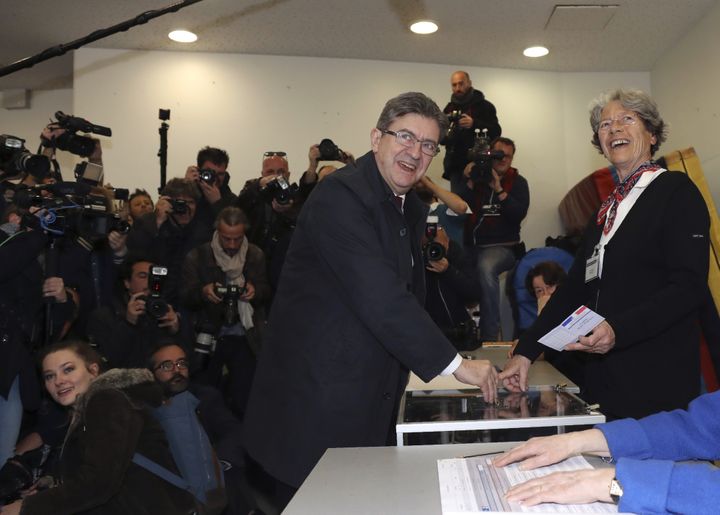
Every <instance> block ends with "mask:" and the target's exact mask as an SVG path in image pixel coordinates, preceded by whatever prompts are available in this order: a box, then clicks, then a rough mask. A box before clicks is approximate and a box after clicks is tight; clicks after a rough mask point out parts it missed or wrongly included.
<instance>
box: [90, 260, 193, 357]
mask: <svg viewBox="0 0 720 515" xmlns="http://www.w3.org/2000/svg"><path fill="white" fill-rule="evenodd" d="M152 267H153V264H152V263H151V262H150V261H149V260H147V259H146V258H136V259H133V260H131V261H128V262H127V263H125V265H124V266H123V272H122V276H123V277H122V279H123V286H124V290H123V292H122V293H119V294H118V295H116V297H115V299H114V303H113V305H112V306H104V307H101V308H99V309H96V310H95V311H94V312H93V313H92V315H91V316H90V322H89V323H88V338H89V339H90V341H91V342H93V344H94V345H96V346H97V349H98V351H99V352H100V353H101V354H102V355H103V356H104V357H105V359H107V361H108V366H109V368H138V367H143V366H145V363H146V362H147V357H148V354H149V353H150V351H151V350H152V348H153V346H154V344H155V342H156V341H157V340H158V338H161V337H163V336H174V335H175V336H176V337H177V341H181V342H189V341H191V340H192V329H191V327H190V324H189V323H187V322H186V321H185V320H182V318H181V316H180V315H179V313H178V312H177V311H176V310H175V308H174V307H173V305H172V304H170V303H168V302H167V301H166V300H165V299H164V298H163V295H162V291H160V292H158V293H159V296H158V297H150V287H149V278H150V276H151V270H152ZM163 277H164V276H158V280H159V281H162V279H160V278H163ZM155 284H157V283H155ZM160 288H161V287H160ZM154 294H156V293H155V292H154ZM148 304H150V306H149V307H150V309H149V310H148ZM181 320H182V323H181Z"/></svg>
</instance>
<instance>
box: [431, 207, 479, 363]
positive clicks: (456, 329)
mask: <svg viewBox="0 0 720 515" xmlns="http://www.w3.org/2000/svg"><path fill="white" fill-rule="evenodd" d="M420 198H421V199H422V198H423V196H422V195H420ZM422 241H423V259H424V261H425V283H426V284H425V286H426V290H427V291H426V296H425V310H426V311H427V312H428V313H429V314H430V317H431V318H432V319H433V321H434V322H435V323H436V324H437V326H438V327H439V328H440V329H442V331H443V333H445V336H447V338H448V339H449V340H450V341H451V342H452V344H453V345H454V346H455V348H456V349H458V350H460V351H463V350H474V349H476V348H477V347H479V346H480V340H479V339H478V336H479V335H478V330H477V326H476V325H475V322H474V321H473V319H472V318H471V317H470V315H469V314H468V311H467V309H465V306H466V305H467V304H471V303H475V302H477V295H478V291H479V284H478V281H477V278H476V277H475V271H474V267H473V264H472V261H471V260H470V259H468V258H467V257H466V255H465V253H464V252H463V249H462V246H461V245H460V244H459V243H457V242H455V241H453V240H451V239H450V238H449V237H448V235H447V233H446V232H445V230H444V229H443V228H442V227H441V226H440V225H438V217H437V216H436V215H429V216H428V218H427V224H426V229H425V235H424V236H423V240H422Z"/></svg>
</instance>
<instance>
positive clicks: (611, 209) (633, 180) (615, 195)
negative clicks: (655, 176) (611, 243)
mask: <svg viewBox="0 0 720 515" xmlns="http://www.w3.org/2000/svg"><path fill="white" fill-rule="evenodd" d="M660 169H661V167H660V166H659V165H658V164H657V163H653V162H652V161H646V162H645V163H643V164H641V165H640V166H638V167H637V169H636V170H635V171H634V172H633V173H631V174H630V175H629V176H628V177H626V178H625V180H624V181H622V182H621V183H620V184H618V185H617V186H615V189H614V190H612V192H611V193H610V195H608V198H607V199H605V202H603V203H602V205H601V206H600V210H599V211H598V215H597V224H598V225H601V224H602V223H603V219H604V218H605V216H606V215H607V220H605V227H603V234H605V235H606V236H607V235H608V234H609V233H610V230H611V229H612V227H613V224H614V223H615V218H616V217H617V209H618V206H619V205H620V202H622V201H623V199H624V198H625V197H627V196H628V195H629V194H630V191H631V190H632V189H633V187H634V186H635V185H636V184H637V182H638V181H639V180H640V177H642V175H643V174H644V173H645V172H650V173H652V172H657V171H658V170H660Z"/></svg>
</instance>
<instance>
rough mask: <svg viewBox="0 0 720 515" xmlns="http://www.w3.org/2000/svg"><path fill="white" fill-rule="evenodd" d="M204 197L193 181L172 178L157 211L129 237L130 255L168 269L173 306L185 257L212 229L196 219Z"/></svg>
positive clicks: (143, 218) (138, 223) (168, 296)
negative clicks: (143, 258)
mask: <svg viewBox="0 0 720 515" xmlns="http://www.w3.org/2000/svg"><path fill="white" fill-rule="evenodd" d="M200 198H201V194H200V190H199V189H198V186H197V184H196V183H194V182H193V181H189V180H187V179H180V178H178V177H176V178H174V179H171V180H170V181H168V183H167V184H166V185H165V187H164V188H163V190H162V192H161V194H160V198H159V199H158V201H157V203H156V204H155V211H154V212H153V213H148V214H146V215H143V216H141V217H140V218H138V219H137V220H135V223H134V224H133V227H132V230H131V231H130V233H129V235H128V241H127V246H128V249H129V252H130V254H132V255H136V256H145V257H147V258H148V259H150V260H151V261H152V262H153V263H156V264H158V265H162V266H165V267H167V269H168V281H167V283H166V284H165V298H166V299H167V301H168V302H170V303H171V304H173V305H177V301H178V282H179V281H180V276H181V270H182V262H183V260H184V259H185V256H187V254H188V253H189V252H190V251H191V250H192V249H194V248H195V247H197V246H198V245H201V244H203V243H205V242H207V241H208V240H209V239H210V237H211V235H212V229H211V227H212V226H210V227H208V225H207V224H206V223H204V222H203V221H202V220H198V219H197V217H196V211H197V205H198V202H199V201H200Z"/></svg>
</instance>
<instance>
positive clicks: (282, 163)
mask: <svg viewBox="0 0 720 515" xmlns="http://www.w3.org/2000/svg"><path fill="white" fill-rule="evenodd" d="M262 171H263V175H269V174H270V173H274V174H277V173H284V172H287V171H288V162H287V159H285V158H284V157H280V156H270V157H266V158H265V159H263V165H262Z"/></svg>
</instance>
